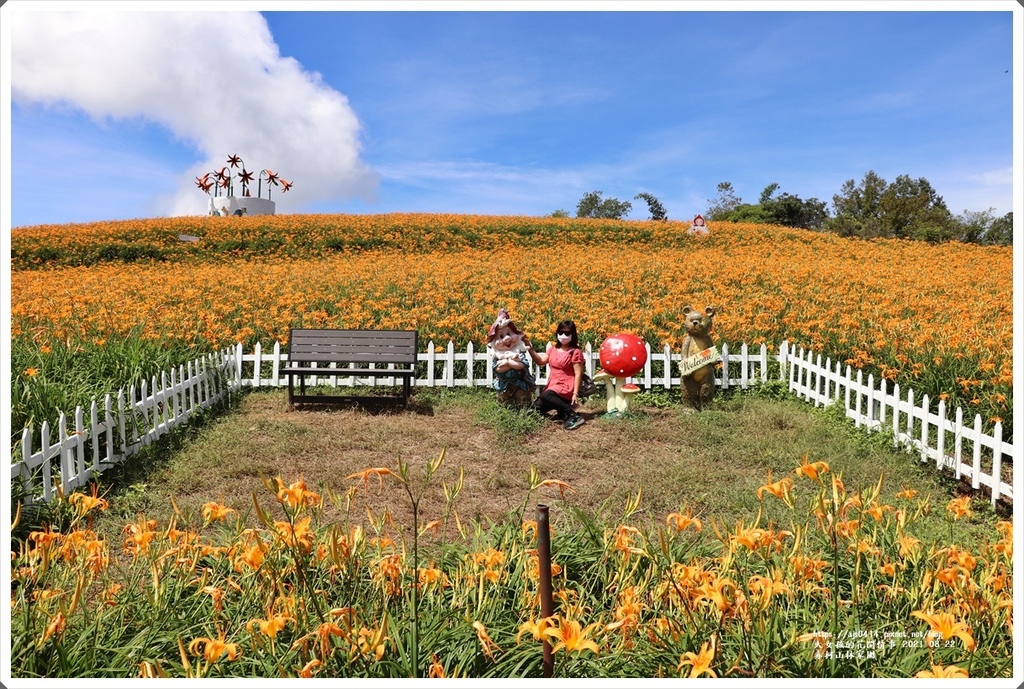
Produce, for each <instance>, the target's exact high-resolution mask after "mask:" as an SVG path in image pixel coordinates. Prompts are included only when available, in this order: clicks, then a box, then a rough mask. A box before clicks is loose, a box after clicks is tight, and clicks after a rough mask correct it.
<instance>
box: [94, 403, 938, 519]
mask: <svg viewBox="0 0 1024 689" xmlns="http://www.w3.org/2000/svg"><path fill="white" fill-rule="evenodd" d="M581 411H582V413H583V415H584V417H585V418H586V419H587V423H586V424H585V425H583V426H582V427H581V428H579V429H577V430H574V431H566V430H563V429H562V428H561V426H560V424H557V423H554V422H540V421H537V420H534V421H533V422H532V425H531V423H526V424H525V425H523V424H519V421H521V420H522V417H516V416H514V415H512V412H506V411H505V410H503V409H501V408H499V407H498V406H497V405H496V404H495V403H494V401H493V394H492V393H490V392H489V391H487V390H453V391H448V390H435V391H426V390H424V391H417V393H416V394H415V395H414V397H413V403H412V404H411V406H410V407H409V408H407V409H402V408H400V407H394V406H383V407H380V408H359V407H352V406H348V407H307V408H305V409H298V410H295V411H289V410H288V405H287V395H286V393H285V392H284V391H269V392H267V391H263V392H253V393H249V394H246V395H244V396H243V397H242V398H241V399H240V400H239V402H238V406H237V408H236V409H234V410H232V411H231V412H230V413H227V414H223V415H220V416H218V417H216V418H214V419H213V420H211V421H210V422H209V423H207V424H206V425H205V426H204V427H203V428H202V429H201V430H199V431H198V432H197V433H195V434H194V436H193V437H192V438H190V439H189V440H188V441H187V442H185V443H184V445H183V446H182V447H181V448H180V449H178V450H177V451H176V452H174V453H173V456H171V457H170V459H168V460H166V461H161V462H160V463H159V464H158V465H157V466H155V467H153V468H152V469H147V470H146V472H145V477H144V478H143V479H142V482H141V483H140V484H138V485H136V487H135V489H134V490H132V489H131V486H127V487H125V486H121V487H119V489H118V490H115V491H114V494H113V495H112V498H113V501H114V504H115V505H118V503H120V505H119V509H118V510H117V511H118V512H119V513H120V514H121V516H134V514H135V512H136V511H141V512H144V513H145V514H146V515H147V516H150V517H155V518H158V519H161V520H163V519H167V518H169V517H170V516H171V513H172V509H171V506H170V504H171V497H172V496H173V498H174V501H175V503H176V504H177V505H178V506H179V508H181V510H182V511H183V512H186V513H191V514H192V515H198V514H199V511H200V509H201V506H202V505H203V504H204V503H206V502H208V501H217V502H221V503H223V504H225V505H227V506H229V507H232V508H234V509H235V510H237V511H238V512H239V513H240V514H243V515H245V514H246V513H250V514H249V516H248V520H249V521H250V522H252V515H251V511H252V510H251V508H252V495H253V493H256V494H257V495H258V496H260V502H261V504H262V505H264V506H268V505H269V506H275V505H274V499H273V497H272V496H271V494H270V493H269V492H268V491H267V489H266V487H265V485H264V483H263V479H264V478H273V477H276V476H280V477H281V478H282V479H283V480H284V481H285V482H286V483H290V482H292V481H295V480H298V479H300V478H301V479H303V480H305V481H306V483H307V484H308V486H309V488H311V489H313V490H317V491H320V492H322V493H323V494H324V497H325V516H326V517H327V518H328V519H337V518H339V517H341V516H342V512H343V511H344V509H345V507H344V506H345V502H344V496H345V494H346V492H347V491H348V490H349V489H350V488H351V487H352V486H354V485H357V484H358V480H357V479H354V478H350V477H351V476H352V475H353V474H357V473H358V472H361V471H363V470H365V469H367V468H371V467H383V468H387V469H389V470H391V471H397V470H398V460H399V458H401V459H402V460H403V461H405V462H407V463H409V464H410V466H411V467H412V471H411V481H410V483H411V485H412V486H413V490H414V492H415V493H417V494H419V492H420V490H421V486H422V473H423V470H424V467H425V465H426V463H427V461H428V460H430V459H431V458H433V457H436V456H437V454H438V453H439V452H441V450H442V449H444V450H445V452H446V459H445V463H444V465H443V466H442V468H441V470H440V471H439V472H438V473H437V474H436V475H435V476H434V478H433V480H432V481H431V484H430V485H429V486H428V487H427V488H426V490H425V491H424V492H423V497H422V500H421V502H420V524H421V525H422V524H424V523H426V522H429V521H431V520H434V519H442V518H443V516H444V511H445V500H444V491H443V489H442V484H443V483H446V484H448V485H449V486H450V485H452V484H454V483H455V482H456V480H457V479H458V476H459V471H460V469H462V470H464V472H465V479H464V489H463V491H462V493H461V495H460V496H459V497H458V500H457V501H456V503H455V508H456V510H457V511H458V514H459V517H460V519H461V520H462V522H463V523H464V524H467V523H471V522H472V521H473V520H474V519H482V520H483V521H484V522H485V525H486V521H487V520H488V519H491V520H495V519H499V518H500V517H502V516H503V515H505V514H507V513H508V511H509V510H510V509H513V508H517V509H520V510H523V516H524V517H525V518H532V517H533V516H534V515H535V509H536V507H535V506H536V504H537V503H546V504H549V505H550V506H551V513H552V519H553V520H555V519H557V517H558V516H559V514H560V513H562V512H564V511H565V508H566V506H568V505H573V506H577V507H580V508H582V509H584V510H586V511H588V512H590V513H597V512H600V513H602V514H604V515H606V516H608V517H609V518H610V519H612V520H614V519H617V518H618V516H619V515H621V514H622V511H623V509H624V506H625V503H626V500H627V499H628V498H629V496H632V495H636V493H637V492H638V491H639V490H641V488H642V490H643V499H642V502H641V506H642V507H641V511H640V512H639V513H638V518H640V519H644V518H647V519H649V520H651V521H658V522H661V523H664V519H665V516H666V515H667V514H668V513H669V512H672V511H678V510H681V509H685V508H686V507H690V508H692V509H693V510H694V513H695V515H696V516H700V517H702V518H703V519H704V520H705V521H707V519H708V517H709V516H712V515H713V516H714V518H715V519H717V520H718V521H719V522H720V523H726V524H729V525H731V524H733V523H734V522H735V521H736V520H737V519H740V518H744V519H747V520H750V519H752V518H753V516H754V515H756V514H757V512H758V510H759V509H761V508H763V509H764V514H765V518H766V520H776V521H783V522H785V523H788V522H789V520H790V519H791V518H792V514H791V513H788V510H787V509H786V508H784V507H783V505H782V503H781V501H778V500H766V501H765V502H764V503H763V504H762V503H761V502H760V501H759V500H758V499H757V498H756V495H755V493H756V490H757V488H758V487H759V486H761V485H763V484H764V483H765V480H766V476H767V474H768V471H769V470H770V471H771V472H772V473H773V475H774V476H775V477H776V480H777V479H778V478H780V477H782V476H784V475H792V471H793V469H794V467H795V466H797V465H799V464H800V458H801V457H802V456H803V455H804V454H808V455H809V456H810V457H811V459H812V460H818V459H820V460H824V461H827V462H829V464H830V465H831V466H832V467H833V470H839V471H843V472H844V475H845V480H846V481H847V484H848V485H850V486H851V487H852V486H855V485H861V484H863V485H867V484H870V483H874V482H875V481H877V480H878V476H879V473H880V472H883V473H884V474H885V475H886V485H887V488H888V490H887V492H895V491H898V490H899V489H900V488H901V486H902V485H913V486H915V487H917V488H918V489H919V490H923V491H935V494H936V496H937V497H941V496H942V495H945V494H946V490H947V489H945V488H943V487H942V486H941V485H940V482H939V477H938V476H937V475H936V474H935V472H934V471H932V472H931V473H928V472H922V470H921V468H920V466H919V465H918V464H917V463H916V462H914V461H910V460H909V459H908V457H907V455H903V454H900V453H893V452H891V451H886V450H884V443H873V444H872V443H865V442H863V439H861V440H857V439H856V437H855V435H853V434H851V433H848V432H845V431H843V430H842V429H838V428H836V427H835V424H830V423H829V422H828V421H827V420H826V419H824V418H823V417H822V416H821V415H818V414H813V413H810V408H809V407H807V406H806V405H804V404H801V403H800V402H798V401H795V400H769V399H761V398H757V397H755V396H751V395H742V394H737V395H733V396H731V397H726V398H723V399H721V400H716V403H715V406H714V408H712V409H711V410H706V411H704V412H700V413H692V412H688V411H687V410H685V409H684V408H682V407H680V406H679V405H668V406H663V407H662V406H640V407H639V408H638V409H637V410H636V412H637V413H636V414H635V415H632V416H630V417H627V418H622V419H605V418H603V412H604V408H603V400H601V399H595V400H592V401H590V402H588V403H587V404H586V405H585V406H584V407H583V409H582V410H581ZM527 420H528V419H527ZM517 424H518V425H517ZM531 466H534V467H536V469H537V471H538V473H539V475H540V477H541V478H542V479H558V480H560V481H564V482H566V483H567V484H569V485H570V486H572V490H567V491H566V492H565V494H564V496H562V495H561V494H560V491H559V490H558V489H557V488H555V487H544V488H541V489H539V490H537V491H536V492H535V493H534V494H533V495H530V494H529V490H528V486H529V482H528V476H529V473H530V467H531ZM140 486H141V487H140ZM811 490H812V487H811V486H808V487H807V488H806V492H807V493H808V497H809V493H810V492H811ZM330 492H333V493H335V494H336V495H337V496H338V497H339V498H340V499H339V500H338V501H337V503H334V504H332V503H331V501H330V500H328V499H327V497H328V494H329V493H330ZM275 507H276V506H275ZM367 508H369V514H368V512H367ZM348 511H349V515H348V517H349V519H351V520H352V521H359V522H362V523H368V522H369V519H370V518H371V516H372V518H374V519H379V518H381V517H382V515H384V514H385V512H387V513H389V514H390V515H391V516H392V518H393V520H394V523H395V524H396V525H397V526H399V527H403V531H404V532H405V534H406V535H408V533H409V532H408V527H409V525H411V523H412V518H411V509H410V500H409V497H408V495H406V493H405V492H404V490H403V487H402V486H401V485H400V484H399V483H398V482H397V481H395V480H394V479H392V478H389V477H386V478H385V479H384V481H383V486H381V485H380V484H379V483H378V481H377V479H376V478H374V479H373V480H372V481H371V482H370V483H369V484H367V485H362V486H360V488H359V491H358V492H357V493H356V497H355V499H354V500H353V502H352V504H351V506H350V507H349V508H348ZM121 523H123V522H121Z"/></svg>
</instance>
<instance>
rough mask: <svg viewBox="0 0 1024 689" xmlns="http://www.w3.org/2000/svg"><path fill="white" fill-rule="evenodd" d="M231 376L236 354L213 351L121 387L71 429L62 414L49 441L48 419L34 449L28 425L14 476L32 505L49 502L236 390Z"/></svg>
mask: <svg viewBox="0 0 1024 689" xmlns="http://www.w3.org/2000/svg"><path fill="white" fill-rule="evenodd" d="M234 373H235V357H234V352H233V351H232V352H218V353H215V354H208V355H206V356H203V357H200V358H199V359H196V360H194V361H190V362H188V363H187V364H185V365H182V366H179V367H178V368H177V369H172V370H171V371H170V372H169V373H168V372H166V371H165V372H163V373H161V375H160V378H159V380H158V379H157V377H156V376H153V378H152V381H143V383H142V385H141V386H140V387H138V388H136V387H132V388H131V389H129V390H128V391H127V393H126V392H125V391H124V390H121V391H120V392H118V394H117V397H116V400H114V399H111V396H110V395H106V397H105V398H104V400H103V403H102V404H98V403H97V402H96V401H95V400H94V401H93V402H92V404H91V405H90V407H89V411H88V413H86V412H85V411H84V410H83V409H82V408H81V407H78V408H76V409H75V414H74V427H73V428H70V429H69V428H68V419H67V417H66V416H65V415H64V414H61V415H60V419H59V420H58V422H57V437H56V438H52V439H51V437H50V434H51V432H52V429H51V427H50V423H49V422H48V421H44V422H43V426H42V428H41V429H40V431H39V449H38V450H35V451H33V443H32V439H33V435H34V434H33V432H32V429H31V428H26V429H24V430H23V431H22V434H21V460H20V461H19V462H16V463H14V464H13V465H12V466H11V480H12V481H21V484H22V486H23V487H24V489H25V494H26V498H25V501H26V502H28V503H32V502H38V501H42V502H48V501H49V500H50V499H51V498H52V496H53V493H54V490H55V488H56V487H57V486H60V487H61V489H62V491H63V492H64V494H65V495H67V494H69V493H70V492H71V491H73V490H74V489H75V488H78V487H80V486H84V485H85V484H86V483H88V482H89V480H90V479H92V478H93V476H94V475H96V474H98V473H101V472H103V471H105V470H107V469H110V468H111V467H113V466H114V465H116V464H118V463H120V462H123V461H124V460H125V459H127V458H128V457H131V456H132V455H134V454H135V453H137V452H138V451H139V450H140V449H141V448H142V447H144V446H146V445H149V444H150V443H152V442H153V441H154V440H156V439H157V438H159V437H160V436H162V435H164V434H165V433H168V432H170V431H171V430H172V429H173V428H175V427H176V426H180V425H182V424H184V423H187V422H188V421H189V419H190V418H191V417H192V416H193V415H194V414H195V413H196V412H197V411H199V410H201V409H206V408H208V407H210V406H212V405H214V404H216V403H217V402H219V401H220V400H222V399H224V397H225V396H226V395H227V394H228V393H229V392H230V391H231V390H233V389H234V388H235V386H234V385H233V383H234V381H235V380H236V378H237V376H235V375H234ZM86 419H88V421H89V423H88V425H86V423H85V422H86Z"/></svg>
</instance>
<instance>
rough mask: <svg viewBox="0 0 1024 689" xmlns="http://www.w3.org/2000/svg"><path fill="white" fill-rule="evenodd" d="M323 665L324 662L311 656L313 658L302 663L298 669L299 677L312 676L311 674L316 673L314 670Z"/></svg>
mask: <svg viewBox="0 0 1024 689" xmlns="http://www.w3.org/2000/svg"><path fill="white" fill-rule="evenodd" d="M323 665H324V664H323V663H321V662H320V661H319V660H317V659H316V658H313V660H311V661H309V662H308V663H306V664H305V665H303V666H302V669H301V670H299V677H304V678H309V677H312V676H313V675H315V674H316V670H319V669H320V668H321V667H323Z"/></svg>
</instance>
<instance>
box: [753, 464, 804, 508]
mask: <svg viewBox="0 0 1024 689" xmlns="http://www.w3.org/2000/svg"><path fill="white" fill-rule="evenodd" d="M798 471H799V470H798ZM792 488H793V479H791V478H789V477H788V476H787V477H785V478H783V479H781V480H779V481H776V482H775V483H772V470H771V469H769V470H768V480H767V482H766V483H765V485H763V486H761V487H760V488H758V489H757V499H758V500H764V494H765V493H766V492H768V493H771V494H772V495H774V496H775V497H777V498H779V499H780V500H782V501H783V502H784V503H786V504H787V505H789V506H790V507H793V501H792V499H791V498H790V497H789V491H790V490H791V489H792Z"/></svg>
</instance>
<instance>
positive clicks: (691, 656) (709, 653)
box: [676, 641, 718, 678]
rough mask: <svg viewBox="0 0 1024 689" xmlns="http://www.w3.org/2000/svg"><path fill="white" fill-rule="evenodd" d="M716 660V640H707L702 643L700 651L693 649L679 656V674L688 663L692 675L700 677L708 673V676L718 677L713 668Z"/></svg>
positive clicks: (677, 667) (677, 668)
mask: <svg viewBox="0 0 1024 689" xmlns="http://www.w3.org/2000/svg"><path fill="white" fill-rule="evenodd" d="M714 661H715V646H714V642H713V641H712V642H705V643H703V644H701V647H700V653H693V652H692V651H686V652H685V653H683V654H682V655H681V656H679V665H677V666H676V670H677V671H678V672H679V674H682V673H683V668H684V667H686V666H687V665H689V666H690V675H689V676H690V677H691V678H692V677H700V676H701V675H707V676H708V677H718V675H716V674H715V671H714V670H712V669H711V664H712V663H713V662H714Z"/></svg>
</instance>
